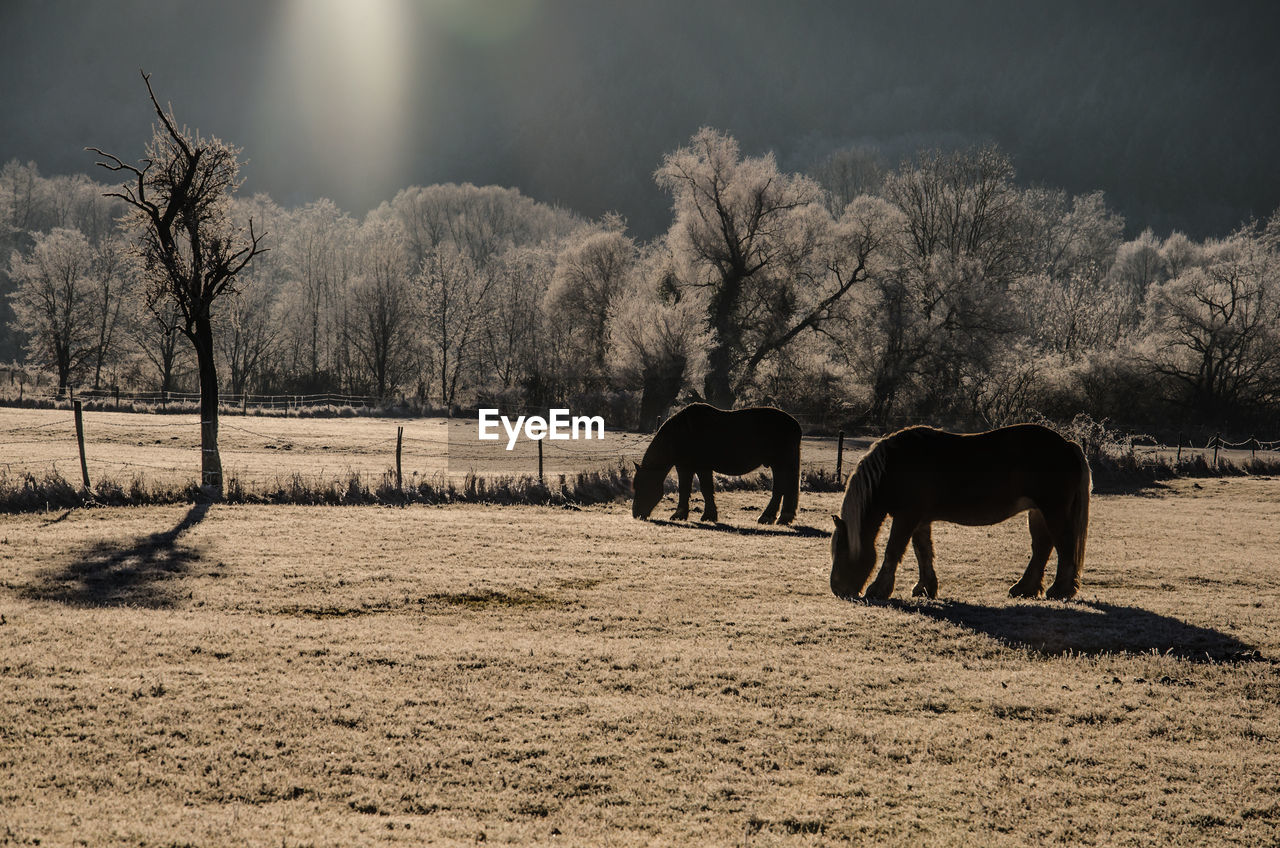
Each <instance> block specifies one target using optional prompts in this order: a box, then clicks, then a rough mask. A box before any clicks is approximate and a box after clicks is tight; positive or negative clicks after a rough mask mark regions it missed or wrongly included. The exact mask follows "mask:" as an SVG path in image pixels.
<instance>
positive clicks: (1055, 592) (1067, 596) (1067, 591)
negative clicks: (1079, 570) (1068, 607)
mask: <svg viewBox="0 0 1280 848" xmlns="http://www.w3.org/2000/svg"><path fill="white" fill-rule="evenodd" d="M1044 596H1045V597H1046V598H1048V599H1049V600H1051V601H1069V600H1071V599H1072V598H1074V597H1075V596H1076V588H1075V587H1074V586H1068V587H1066V588H1061V587H1058V586H1050V587H1049V591H1048V592H1045V593H1044Z"/></svg>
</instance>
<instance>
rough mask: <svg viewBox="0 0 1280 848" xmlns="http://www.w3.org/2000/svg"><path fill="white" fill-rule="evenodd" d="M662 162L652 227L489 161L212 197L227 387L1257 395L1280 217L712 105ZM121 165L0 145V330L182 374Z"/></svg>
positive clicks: (1130, 409)
mask: <svg viewBox="0 0 1280 848" xmlns="http://www.w3.org/2000/svg"><path fill="white" fill-rule="evenodd" d="M157 112H158V114H161V115H162V116H163V114H164V113H162V112H160V111H159V110H158V109H157ZM228 150H229V148H228ZM231 153H232V156H233V158H234V151H231ZM107 164H108V165H110V166H111V167H112V168H113V170H120V169H125V170H126V172H127V171H130V170H132V171H133V174H132V175H133V176H137V175H138V171H137V170H134V169H132V168H130V166H127V165H125V164H124V163H123V162H121V161H120V160H116V159H114V157H109V158H108V159H107ZM126 175H128V174H126ZM655 178H656V180H657V183H658V185H659V186H660V187H661V188H662V189H663V190H665V191H666V192H667V193H668V194H669V195H670V197H671V200H672V223H671V226H670V229H669V230H668V231H667V233H665V234H664V235H663V236H662V237H660V238H657V239H655V240H653V241H651V242H649V243H644V244H641V243H637V241H636V240H635V239H633V238H632V237H631V236H629V235H628V233H627V231H626V227H625V222H624V221H622V220H621V219H620V218H618V217H616V216H605V218H603V219H602V220H599V221H586V220H583V219H581V218H579V217H578V216H575V215H573V214H571V213H569V212H566V211H564V210H561V209H556V208H552V207H549V206H546V205H544V204H540V203H537V202H535V201H533V200H531V199H529V198H527V197H524V196H523V195H521V194H520V193H519V192H518V191H516V190H514V189H505V188H497V187H492V186H490V187H475V186H471V185H435V186H429V187H414V188H409V189H406V190H404V191H402V192H400V193H399V194H398V195H397V196H396V197H395V198H394V199H392V200H390V201H389V202H387V203H384V204H383V205H381V206H379V207H378V208H376V209H374V210H372V211H370V212H369V213H368V214H367V215H365V216H364V217H363V219H357V218H355V217H353V216H351V215H349V214H347V213H344V212H343V211H342V210H340V209H338V208H337V207H336V206H335V205H334V204H333V203H331V202H329V201H327V200H321V201H317V202H315V203H311V204H308V205H306V206H302V207H299V208H296V209H284V208H282V207H280V206H279V205H277V204H275V203H274V202H273V201H271V199H270V198H267V197H265V196H262V195H257V196H252V197H248V198H240V199H235V200H231V199H228V200H227V204H229V205H227V206H226V207H225V209H223V210H222V211H223V212H225V216H226V219H227V220H230V221H235V222H238V225H239V226H241V227H247V226H248V222H249V221H252V222H253V230H252V241H251V242H250V244H251V245H252V247H250V254H249V255H252V254H253V253H255V252H257V249H259V248H262V247H266V248H269V250H268V251H267V252H265V253H259V254H258V255H256V256H252V262H251V263H249V264H248V265H246V266H245V267H244V268H243V270H240V272H239V275H238V283H236V284H235V285H234V286H231V287H229V288H228V289H227V291H226V295H225V297H222V298H221V299H220V300H219V302H218V303H217V304H216V306H215V307H214V308H212V310H211V320H212V322H213V324H212V344H213V350H212V352H211V353H210V356H211V357H212V359H213V361H216V363H217V364H218V368H219V370H220V373H221V374H222V376H223V388H224V389H225V390H229V391H231V392H234V393H241V392H245V391H255V392H262V393H286V392H290V393H309V392H342V393H351V394H372V395H377V396H380V397H399V396H406V397H415V398H417V399H418V400H419V401H421V402H423V403H425V404H432V405H439V406H445V407H452V406H455V405H469V404H472V403H475V402H476V401H477V400H486V401H494V400H498V401H501V402H503V403H505V404H507V405H509V406H517V407H526V406H528V407H533V406H544V405H550V404H566V403H567V404H570V405H573V406H575V407H579V408H583V409H584V410H589V411H602V412H606V413H609V414H611V415H613V416H614V419H615V420H617V419H618V418H619V417H620V418H621V421H619V423H633V424H634V423H642V424H652V423H653V421H654V420H656V418H657V417H658V416H660V415H661V414H662V413H663V412H665V411H666V409H668V408H669V407H670V406H671V405H672V404H673V403H676V402H677V401H678V400H684V399H687V398H689V397H693V396H700V397H703V398H705V399H707V400H709V401H711V402H713V403H717V404H719V405H724V406H728V405H734V404H739V405H740V404H744V403H748V402H771V403H777V404H779V405H782V406H784V407H786V408H788V409H791V410H795V411H797V412H801V413H807V414H810V415H813V416H821V417H825V418H826V419H827V420H829V421H831V422H833V423H834V422H836V421H840V422H858V421H860V422H864V423H867V424H871V425H875V426H881V427H885V426H892V425H894V424H897V423H900V422H902V421H904V420H926V421H935V422H938V423H966V424H981V423H998V422H1001V421H1005V420H1009V419H1012V418H1018V417H1022V416H1025V415H1027V414H1030V413H1032V412H1040V413H1044V414H1048V415H1051V416H1064V417H1070V416H1071V415H1073V414H1074V413H1075V412H1079V411H1087V412H1090V413H1091V414H1093V415H1095V416H1098V417H1111V418H1113V419H1119V420H1122V421H1125V422H1126V423H1132V424H1135V425H1151V424H1153V423H1159V422H1169V421H1171V420H1175V421H1181V422H1186V423H1196V422H1198V423H1205V424H1208V423H1223V422H1226V423H1228V424H1230V423H1233V422H1234V423H1236V424H1237V425H1238V426H1241V427H1243V426H1245V425H1246V424H1247V423H1253V422H1258V421H1264V420H1265V421H1269V422H1275V421H1276V420H1277V417H1276V416H1277V410H1278V409H1280V368H1277V365H1280V362H1278V360H1280V218H1275V217H1273V218H1272V219H1271V220H1270V221H1269V222H1267V223H1266V224H1262V225H1259V224H1248V225H1246V226H1243V227H1241V228H1240V229H1239V230H1238V231H1236V232H1234V233H1231V234H1229V235H1227V236H1225V237H1223V238H1220V239H1211V240H1207V241H1205V242H1203V243H1197V242H1193V241H1191V240H1189V239H1187V238H1186V237H1184V236H1182V235H1181V234H1178V233H1174V234H1172V235H1170V236H1168V237H1166V238H1158V237H1156V236H1155V235H1154V234H1152V233H1151V232H1150V231H1146V232H1143V233H1142V234H1141V235H1139V236H1138V237H1136V238H1132V239H1126V238H1125V235H1124V231H1125V227H1124V221H1123V220H1122V219H1121V218H1120V217H1119V216H1118V215H1116V214H1115V213H1114V212H1112V211H1111V210H1109V209H1108V208H1107V206H1106V204H1105V202H1104V200H1103V197H1102V195H1101V194H1100V193H1094V194H1086V195H1079V196H1070V195H1068V194H1066V193H1065V192H1062V191H1058V190H1053V189H1047V188H1043V187H1027V186H1024V185H1020V184H1018V182H1017V181H1016V179H1015V174H1014V170H1013V168H1012V165H1011V163H1010V161H1009V159H1008V158H1007V157H1006V156H1005V155H1003V154H1002V153H1001V152H1000V151H998V150H996V149H992V148H988V149H979V150H968V151H962V152H929V153H924V154H921V155H919V156H918V157H916V158H915V159H913V160H911V161H909V162H905V163H903V164H901V165H900V166H898V167H896V168H893V169H888V168H886V167H884V166H883V164H882V163H880V162H879V161H877V159H876V157H875V155H874V154H873V153H869V152H867V151H864V150H847V151H842V152H840V153H837V154H835V155H833V156H832V157H831V158H830V159H829V160H828V161H827V162H825V163H823V164H822V166H821V167H819V168H817V169H815V172H814V174H812V175H803V174H788V173H784V172H783V171H781V170H780V169H779V168H778V166H777V164H776V162H775V161H774V159H773V157H772V156H770V155H766V156H761V157H751V156H744V155H743V154H742V153H741V151H740V150H739V148H738V145H737V143H736V141H735V140H734V139H733V138H731V137H729V136H727V135H725V134H724V133H721V132H718V131H715V130H712V129H704V130H702V131H700V132H699V133H697V134H696V135H695V136H694V137H693V138H692V139H691V140H690V142H689V144H688V145H687V146H684V147H681V148H680V149H678V150H676V151H674V152H672V153H670V154H668V155H667V156H666V157H665V158H664V159H663V161H662V162H661V163H660V165H659V167H658V169H657V171H656V174H655ZM232 182H234V180H232ZM128 185H129V183H126V188H125V189H121V188H120V187H118V186H103V185H99V184H96V183H94V182H92V181H91V180H89V179H88V178H87V177H83V176H73V177H51V178H46V177H42V176H40V174H39V173H38V171H37V169H36V167H35V165H34V164H25V165H24V164H20V163H17V162H10V163H8V164H7V165H5V166H4V167H3V169H2V170H0V286H3V290H4V292H5V293H7V295H8V296H7V297H6V298H3V301H4V304H5V307H6V308H8V309H10V310H11V314H10V315H9V316H7V322H6V323H7V333H8V336H7V338H5V339H0V346H2V345H8V349H7V352H8V353H10V354H12V355H13V356H15V358H17V357H25V360H26V362H27V363H28V364H30V365H33V366H38V367H42V368H47V369H49V370H50V371H52V372H54V373H55V374H56V376H57V379H58V383H59V386H62V387H65V386H67V385H71V384H73V383H75V384H88V385H92V386H95V387H101V386H103V385H104V384H108V385H111V384H123V385H125V386H130V387H137V388H159V389H177V388H188V387H190V384H191V381H192V379H193V376H194V372H193V366H194V363H193V361H192V356H193V351H194V350H195V349H196V346H194V345H188V344H185V343H178V337H179V335H181V334H182V333H183V332H186V327H187V326H188V325H189V323H190V321H191V315H190V314H187V315H184V314H183V312H182V308H181V303H180V302H179V303H175V302H174V301H173V300H172V299H167V300H166V299H165V298H160V297H157V296H155V291H154V289H153V290H152V291H151V295H150V296H148V294H147V291H148V289H147V286H146V284H145V282H144V281H145V280H147V279H148V278H149V277H148V273H149V272H148V267H147V263H148V262H149V263H150V265H151V270H152V271H154V270H155V265H156V263H158V262H162V261H163V260H162V259H160V258H157V257H159V256H160V254H159V253H157V252H156V251H155V250H153V251H152V253H151V255H150V258H148V254H147V252H146V250H145V249H144V250H142V251H140V250H139V241H138V236H137V232H139V231H138V230H136V229H134V230H130V229H129V228H128V227H127V226H125V225H122V224H121V223H120V222H121V221H122V220H126V221H127V220H129V219H128V217H127V216H125V217H122V216H124V213H125V212H126V211H129V210H132V212H133V214H134V215H135V216H136V215H137V214H144V215H145V214H147V213H146V211H145V207H139V206H138V205H137V204H136V203H135V202H134V201H135V200H136V199H137V198H136V197H133V198H131V197H130V196H129V191H128V188H127V187H128ZM230 185H231V184H230V183H229V184H228V186H229V187H230ZM113 195H114V196H113ZM139 209H142V212H139ZM153 223H154V222H153ZM239 232H241V235H242V236H243V235H244V232H243V231H239ZM264 233H265V234H266V235H265V237H264V236H263V235H262V234H264ZM226 238H227V239H229V241H228V244H231V243H232V241H233V240H231V237H230V236H229V235H228V236H226ZM259 240H261V241H260V244H259ZM143 246H144V247H145V245H143ZM240 258H241V259H247V258H248V256H246V255H244V254H241V255H240ZM237 261H239V260H237ZM152 276H154V275H152ZM228 279H229V278H228ZM188 335H189V334H188ZM19 346H20V347H19ZM1171 415H1172V416H1173V417H1172V418H1171Z"/></svg>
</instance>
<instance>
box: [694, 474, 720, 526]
mask: <svg viewBox="0 0 1280 848" xmlns="http://www.w3.org/2000/svg"><path fill="white" fill-rule="evenodd" d="M698 485H699V486H701V487H702V518H701V519H700V520H701V521H711V522H715V521H718V520H719V518H720V515H719V513H718V512H716V476H715V474H714V473H713V472H712V471H711V469H710V468H703V469H700V470H699V471H698Z"/></svg>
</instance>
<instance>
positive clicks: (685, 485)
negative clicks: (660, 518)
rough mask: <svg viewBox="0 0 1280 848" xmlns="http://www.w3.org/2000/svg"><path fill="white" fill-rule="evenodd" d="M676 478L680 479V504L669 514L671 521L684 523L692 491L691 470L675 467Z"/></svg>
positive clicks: (679, 466)
mask: <svg viewBox="0 0 1280 848" xmlns="http://www.w3.org/2000/svg"><path fill="white" fill-rule="evenodd" d="M676 476H677V477H679V478H680V502H679V503H678V504H676V511H675V512H673V513H671V520H672V521H684V520H685V519H687V518H688V517H689V494H690V492H692V491H693V469H692V468H689V467H688V466H685V465H677V466H676Z"/></svg>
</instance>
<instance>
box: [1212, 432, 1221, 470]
mask: <svg viewBox="0 0 1280 848" xmlns="http://www.w3.org/2000/svg"><path fill="white" fill-rule="evenodd" d="M1220 447H1222V437H1221V436H1219V435H1218V434H1217V433H1214V434H1213V467H1214V468H1217V467H1218V448H1220Z"/></svg>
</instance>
